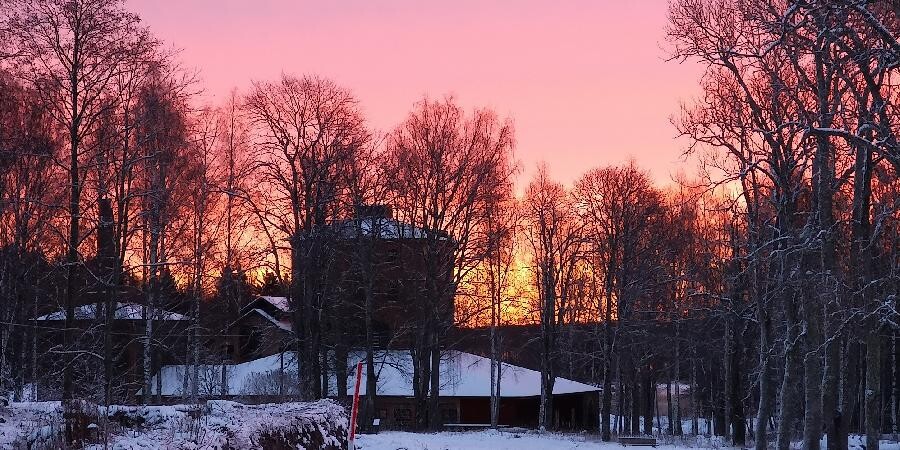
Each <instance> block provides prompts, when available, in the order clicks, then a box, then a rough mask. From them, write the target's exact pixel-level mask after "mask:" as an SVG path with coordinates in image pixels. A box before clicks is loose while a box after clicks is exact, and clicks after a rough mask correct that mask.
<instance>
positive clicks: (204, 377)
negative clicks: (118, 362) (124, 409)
mask: <svg viewBox="0 0 900 450" xmlns="http://www.w3.org/2000/svg"><path fill="white" fill-rule="evenodd" d="M283 355H284V360H283V363H284V369H285V387H286V388H288V389H290V390H289V391H287V392H285V394H294V393H296V392H295V391H296V380H297V377H296V373H297V370H296V367H297V360H296V356H295V354H294V352H284V353H283ZM223 367H224V371H225V383H226V387H225V389H224V392H225V394H224V395H230V396H236V395H277V394H278V393H279V391H278V388H279V383H280V381H281V379H280V376H279V375H281V367H282V354H281V353H277V354H274V355H271V356H266V357H264V358H259V359H255V360H253V361H247V362H245V363H241V364H224V365H223V364H204V365H201V366H200V369H199V372H200V373H199V383H198V385H197V392H198V393H199V395H200V396H220V395H223V389H222V370H223ZM189 371H190V366H188V365H173V366H163V368H162V369H161V370H160V371H159V372H158V373H157V374H156V375H154V376H153V379H152V381H151V382H150V395H156V394H157V390H156V384H157V380H156V379H157V377H159V376H162V380H161V381H162V395H163V396H167V397H172V396H181V395H183V391H184V387H185V384H184V381H185V380H184V379H185V375H186V374H189V373H190V372H189ZM188 382H189V383H190V382H191V377H188ZM188 386H190V384H189V385H188ZM190 390H191V389H190V387H188V392H190ZM138 395H141V391H138Z"/></svg>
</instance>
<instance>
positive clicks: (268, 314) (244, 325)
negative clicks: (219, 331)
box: [217, 295, 294, 363]
mask: <svg viewBox="0 0 900 450" xmlns="http://www.w3.org/2000/svg"><path fill="white" fill-rule="evenodd" d="M291 315H292V310H291V308H290V303H289V301H288V298H287V297H276V296H265V295H261V296H258V297H256V298H254V299H253V300H252V301H250V302H249V303H248V304H247V305H245V306H244V307H243V308H241V310H240V312H239V316H238V319H237V320H235V321H234V322H232V323H230V324H228V325H227V326H226V327H225V329H224V332H223V336H224V339H223V340H221V341H217V342H218V343H219V344H220V345H221V348H219V349H218V350H219V351H220V352H221V353H222V354H223V355H224V356H225V357H226V359H228V360H230V361H231V362H235V363H239V362H244V361H249V360H252V359H255V358H258V357H260V356H261V355H271V354H273V353H277V352H281V351H285V350H287V346H290V345H292V344H293V341H292V337H293V336H294V331H293V330H294V327H293V320H292V317H291Z"/></svg>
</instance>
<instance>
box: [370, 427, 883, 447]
mask: <svg viewBox="0 0 900 450" xmlns="http://www.w3.org/2000/svg"><path fill="white" fill-rule="evenodd" d="M665 442H666V441H665V438H664V439H662V440H661V441H660V445H659V446H657V447H656V448H657V449H660V450H675V449H688V448H696V449H720V448H731V447H730V446H729V445H727V444H725V443H723V442H722V441H719V440H709V439H705V438H699V439H698V440H696V441H693V440H685V441H681V442H678V443H677V444H675V443H669V444H666V443H665ZM862 442H863V440H862V439H861V438H860V437H859V436H852V437H851V439H850V448H851V449H857V450H861V449H862V448H863V447H862ZM799 444H800V443H799V442H798V443H796V447H798V448H799ZM357 448H358V449H359V450H544V449H554V450H575V449H577V450H595V449H596V450H599V449H604V450H612V449H618V450H621V449H622V448H623V447H622V446H621V445H620V444H618V443H615V442H599V437H598V436H596V435H579V434H558V433H546V434H538V433H536V432H523V433H512V432H498V431H494V430H487V431H475V432H443V433H431V434H427V433H407V432H401V431H384V432H381V433H379V434H376V435H361V436H359V438H358V440H357ZM822 448H823V449H824V448H826V447H825V441H824V440H823V442H822ZM881 450H900V444H898V443H897V442H896V441H894V440H886V441H882V442H881Z"/></svg>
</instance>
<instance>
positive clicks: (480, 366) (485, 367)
mask: <svg viewBox="0 0 900 450" xmlns="http://www.w3.org/2000/svg"><path fill="white" fill-rule="evenodd" d="M283 355H284V358H283V364H284V365H283V367H284V373H282V371H281V368H282V354H275V355H272V356H267V357H264V358H260V359H256V360H253V361H248V362H245V363H242V364H231V365H226V366H225V374H226V376H225V378H226V383H227V387H226V394H225V395H230V396H250V395H277V394H279V388H280V387H281V381H282V380H284V387H283V389H284V391H283V393H284V394H287V395H290V394H295V393H296V389H297V360H296V356H295V354H294V353H293V352H285V353H284V354H283ZM364 358H365V352H362V351H354V352H350V355H349V358H348V360H347V363H348V365H349V366H350V367H348V371H347V373H348V380H347V385H348V386H353V385H354V383H355V382H356V380H355V376H356V375H355V371H354V370H353V369H352V368H353V367H355V365H356V362H358V361H360V360H363V359H364ZM187 367H188V366H183V365H178V366H165V367H163V368H162V371H161V373H162V394H163V395H164V396H180V395H182V389H183V387H184V375H185V373H187V372H186V371H187V370H188V369H187ZM490 368H491V362H490V359H488V358H485V357H482V356H478V355H473V354H471V353H466V352H460V351H455V350H452V351H447V352H445V353H444V355H443V356H442V357H441V396H445V397H489V396H490V395H491V394H490V391H491V381H490V380H491V375H490V374H491V372H490V370H491V369H490ZM375 372H376V374H377V377H378V381H377V386H378V395H387V396H397V397H411V396H413V388H412V358H411V356H410V353H409V351H406V350H392V351H383V352H377V354H376V358H375ZM365 377H366V373H365V370H363V379H362V384H361V385H360V393H361V394H365V392H366V382H365ZM221 380H222V365H207V366H202V367H201V369H200V385H199V386H198V392H200V395H207V396H210V395H211V396H219V395H222V383H221ZM540 380H541V377H540V372H538V371H535V370H531V369H526V368H524V367H519V366H514V365H511V364H506V363H503V365H502V369H501V378H500V395H501V396H502V397H536V396H539V395H540V393H541V383H540ZM328 384H329V386H330V392H329V394H330V395H336V391H335V387H334V386H335V384H336V383H335V382H334V379H332V380H331V381H330V382H329V383H328ZM599 390H600V389H599V388H597V387H595V386H591V385H588V384H584V383H579V382H577V381H572V380H569V379H566V378H557V379H556V383H555V384H554V386H553V393H554V394H556V395H560V394H574V393H582V392H597V391H599ZM151 393H152V394H153V395H155V394H156V376H154V377H153V381H152V382H151Z"/></svg>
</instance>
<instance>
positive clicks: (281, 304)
mask: <svg viewBox="0 0 900 450" xmlns="http://www.w3.org/2000/svg"><path fill="white" fill-rule="evenodd" d="M258 298H260V299H262V300H265V301H267V302H269V303H270V304H271V305H272V306H274V307H275V308H278V310H279V311H282V312H291V304H290V302H289V301H288V298H287V297H275V296H272V295H260V296H259V297H258Z"/></svg>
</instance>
